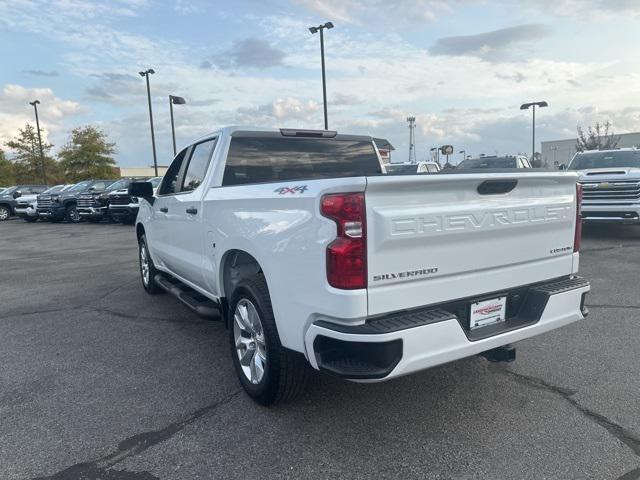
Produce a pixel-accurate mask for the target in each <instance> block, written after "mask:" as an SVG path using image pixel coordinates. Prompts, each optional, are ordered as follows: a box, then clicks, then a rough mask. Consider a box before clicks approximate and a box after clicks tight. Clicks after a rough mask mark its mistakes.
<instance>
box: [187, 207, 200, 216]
mask: <svg viewBox="0 0 640 480" xmlns="http://www.w3.org/2000/svg"><path fill="white" fill-rule="evenodd" d="M187 213H188V214H190V215H195V214H196V213H198V209H197V208H193V207H190V208H187Z"/></svg>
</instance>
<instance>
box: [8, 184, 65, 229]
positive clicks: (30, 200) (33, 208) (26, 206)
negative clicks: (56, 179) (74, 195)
mask: <svg viewBox="0 0 640 480" xmlns="http://www.w3.org/2000/svg"><path fill="white" fill-rule="evenodd" d="M70 187H71V185H55V186H53V187H51V188H49V189H47V190H45V191H44V192H42V194H43V195H44V194H52V193H58V192H62V191H64V190H65V189H68V188H70ZM15 213H16V216H18V217H20V218H22V219H23V220H24V221H25V222H35V221H37V220H38V194H36V193H32V194H30V195H20V197H18V198H17V199H16V208H15Z"/></svg>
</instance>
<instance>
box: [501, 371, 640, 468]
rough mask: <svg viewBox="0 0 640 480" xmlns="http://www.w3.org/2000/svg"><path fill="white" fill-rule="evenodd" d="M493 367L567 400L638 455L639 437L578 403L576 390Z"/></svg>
mask: <svg viewBox="0 0 640 480" xmlns="http://www.w3.org/2000/svg"><path fill="white" fill-rule="evenodd" d="M494 369H495V370H497V371H498V372H500V373H502V374H504V375H510V376H512V377H513V378H514V379H515V380H516V381H517V382H518V383H521V384H523V385H526V386H529V387H533V388H537V389H539V390H544V391H547V392H551V393H554V394H556V395H558V396H560V397H562V398H563V399H564V400H565V401H566V402H568V403H569V404H570V405H571V406H573V407H574V408H575V409H576V410H578V412H580V413H581V414H582V415H583V416H584V417H586V418H587V419H589V420H591V421H592V422H595V423H596V424H598V425H600V426H601V427H602V428H604V429H605V430H607V431H608V432H609V433H610V434H611V435H613V436H614V437H615V438H616V439H617V440H619V441H620V442H622V443H623V444H624V445H626V446H627V447H629V448H630V449H631V451H632V452H633V453H634V454H635V455H636V456H638V457H640V437H638V436H637V435H636V434H635V433H634V432H632V431H630V430H628V429H626V428H625V427H623V426H621V425H618V424H617V423H615V422H614V421H613V420H609V419H608V418H607V417H605V416H604V415H601V414H599V413H596V412H594V411H593V410H590V409H589V408H587V407H585V406H584V405H582V404H580V402H578V401H577V400H576V399H575V398H573V395H575V394H576V393H577V392H576V391H574V390H570V389H567V388H563V387H559V386H557V385H553V384H551V383H549V382H547V381H545V380H542V379H541V378H537V377H531V376H529V375H524V374H522V373H517V372H514V371H513V370H510V369H507V368H500V367H498V366H496V367H494ZM636 471H640V468H639V469H636V470H632V471H631V472H628V473H626V474H625V475H629V474H630V473H633V472H636ZM621 478H625V477H624V476H623V477H621ZM631 478H636V477H633V476H629V477H626V478H625V480H628V479H631Z"/></svg>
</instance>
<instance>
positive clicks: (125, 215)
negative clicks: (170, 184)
mask: <svg viewBox="0 0 640 480" xmlns="http://www.w3.org/2000/svg"><path fill="white" fill-rule="evenodd" d="M161 180H162V177H153V178H150V179H149V180H147V181H149V182H151V185H152V186H153V188H154V191H155V189H156V188H158V185H160V181H161ZM128 186H129V185H128V183H127V187H128ZM107 203H108V205H109V216H110V217H111V220H113V221H114V222H121V223H125V224H131V225H133V224H134V223H135V221H136V216H137V215H138V208H139V207H140V201H139V199H138V197H132V196H131V195H129V191H128V189H127V188H126V187H124V188H120V189H117V190H113V191H112V192H110V193H109V199H108V200H107Z"/></svg>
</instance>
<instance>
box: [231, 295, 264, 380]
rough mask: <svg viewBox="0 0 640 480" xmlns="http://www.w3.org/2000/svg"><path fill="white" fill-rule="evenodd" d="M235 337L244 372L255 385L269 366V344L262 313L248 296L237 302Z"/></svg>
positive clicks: (234, 324) (234, 325)
mask: <svg viewBox="0 0 640 480" xmlns="http://www.w3.org/2000/svg"><path fill="white" fill-rule="evenodd" d="M233 337H234V340H235V345H236V352H237V354H238V360H239V361H240V367H241V368H242V372H243V373H244V375H245V377H246V378H247V380H249V381H250V382H251V383H253V384H254V385H255V384H258V383H260V381H261V380H262V378H263V377H264V372H265V370H266V368H267V346H266V343H265V338H264V329H263V328H262V322H261V320H260V315H259V314H258V311H257V310H256V307H255V306H254V305H253V303H251V301H249V300H248V299H246V298H242V299H241V300H240V301H239V302H238V303H237V304H236V308H235V311H234V313H233Z"/></svg>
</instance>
